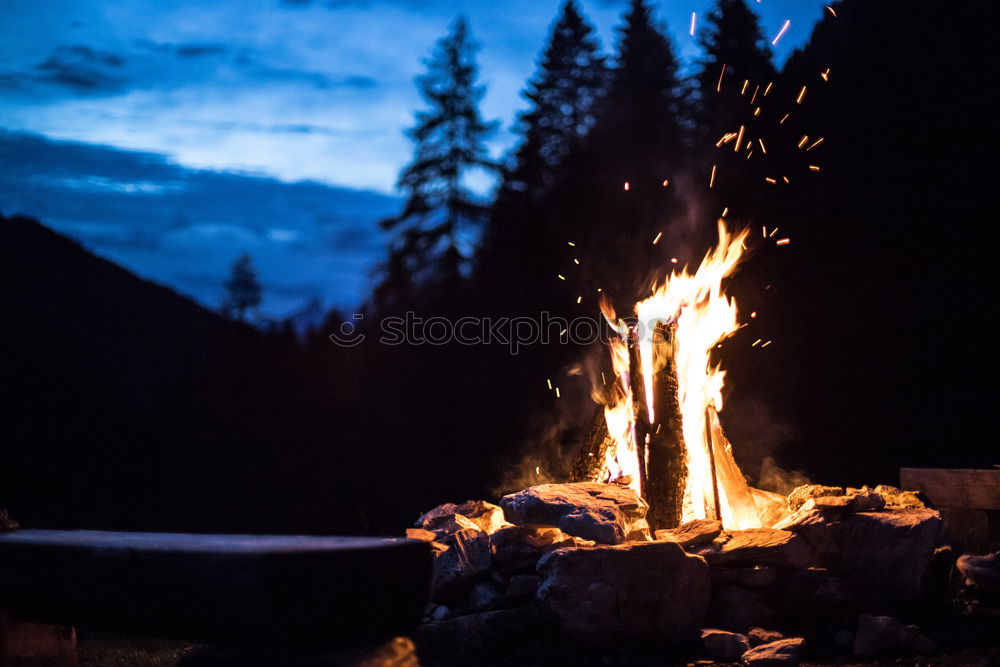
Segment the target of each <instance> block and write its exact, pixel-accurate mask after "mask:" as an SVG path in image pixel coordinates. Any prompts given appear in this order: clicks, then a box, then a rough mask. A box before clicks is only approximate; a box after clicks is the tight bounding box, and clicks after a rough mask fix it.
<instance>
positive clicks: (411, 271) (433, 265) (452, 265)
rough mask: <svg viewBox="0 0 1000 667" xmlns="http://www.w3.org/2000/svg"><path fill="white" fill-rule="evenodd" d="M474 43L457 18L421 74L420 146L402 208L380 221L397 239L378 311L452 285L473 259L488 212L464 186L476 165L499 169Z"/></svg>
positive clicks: (416, 137) (404, 182) (415, 135)
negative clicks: (483, 110)
mask: <svg viewBox="0 0 1000 667" xmlns="http://www.w3.org/2000/svg"><path fill="white" fill-rule="evenodd" d="M476 48H477V46H476V43H475V42H474V41H473V39H472V37H471V35H470V31H469V27H468V23H467V21H466V20H465V18H464V17H459V18H458V19H457V20H456V21H455V23H454V24H453V26H452V29H451V32H450V34H448V35H447V36H446V37H444V38H443V39H441V40H440V41H439V42H438V43H437V46H436V48H435V50H434V52H433V53H432V55H431V57H430V58H429V59H428V60H427V73H426V74H424V75H422V76H420V77H418V78H417V87H418V88H419V89H420V93H421V95H422V96H423V98H424V100H425V101H426V102H427V103H428V105H429V107H430V108H429V109H426V110H424V111H419V112H417V114H416V125H415V126H414V127H413V128H412V129H411V130H409V132H408V134H409V136H410V137H411V139H412V140H413V141H414V142H415V143H416V147H415V149H414V156H413V160H412V161H411V162H410V164H409V165H407V167H406V168H405V169H403V171H402V173H401V174H400V176H399V181H398V183H397V187H398V188H400V189H401V190H403V191H404V192H405V193H406V203H405V204H404V208H403V211H402V212H401V213H400V214H399V215H398V216H394V217H391V218H387V219H385V220H383V221H381V223H380V224H381V226H382V227H383V228H384V229H386V230H390V231H394V232H395V237H394V238H393V240H392V241H391V244H390V250H389V258H388V260H387V261H386V263H385V264H384V265H383V267H382V271H383V279H382V281H381V283H380V284H379V286H378V287H377V288H376V291H375V305H376V308H379V309H383V310H384V309H386V308H393V307H395V306H396V305H399V304H401V303H404V302H407V301H411V300H412V299H414V298H418V297H419V296H420V294H419V293H420V292H421V291H423V292H428V291H433V290H434V288H436V287H441V286H445V287H446V288H447V289H450V290H453V289H454V288H455V286H456V285H457V283H458V282H459V281H460V280H461V277H462V275H463V272H464V270H465V267H466V264H467V262H468V260H469V257H468V255H469V251H468V250H467V247H468V246H469V245H470V242H469V239H470V237H472V236H474V235H475V232H476V231H477V229H478V227H479V226H480V225H481V223H482V221H483V220H484V218H485V215H486V213H487V211H488V206H487V205H486V204H484V203H482V202H480V201H479V200H478V199H477V198H476V197H475V196H473V194H472V193H471V192H470V191H469V190H468V188H467V187H466V186H465V184H464V183H463V179H464V178H465V176H467V175H468V173H469V172H470V170H472V169H476V168H480V169H485V170H487V171H494V170H496V168H497V166H496V164H495V163H494V162H493V161H491V160H490V159H489V157H488V155H487V151H486V147H485V145H484V141H485V140H486V139H487V138H488V137H489V135H490V134H491V132H492V131H493V130H494V129H495V123H487V122H484V121H483V120H482V118H481V117H480V115H479V109H478V105H479V102H480V100H481V99H482V97H483V95H484V93H485V90H486V89H485V87H484V86H479V85H476V77H477V68H476V63H475V51H476Z"/></svg>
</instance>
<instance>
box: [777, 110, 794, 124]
mask: <svg viewBox="0 0 1000 667" xmlns="http://www.w3.org/2000/svg"><path fill="white" fill-rule="evenodd" d="M791 115H792V114H790V113H786V114H785V115H784V117H782V119H781V120H779V121H778V125H784V123H785V121H786V120H788V117H789V116H791Z"/></svg>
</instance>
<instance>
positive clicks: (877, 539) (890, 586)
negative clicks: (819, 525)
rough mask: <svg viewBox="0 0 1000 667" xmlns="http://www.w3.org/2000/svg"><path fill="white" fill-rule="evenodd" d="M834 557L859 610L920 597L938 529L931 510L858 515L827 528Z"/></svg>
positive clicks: (938, 519) (876, 609)
mask: <svg viewBox="0 0 1000 667" xmlns="http://www.w3.org/2000/svg"><path fill="white" fill-rule="evenodd" d="M829 529H830V531H831V535H832V539H833V540H834V542H836V544H837V547H838V551H839V553H838V554H837V555H836V557H834V558H831V559H829V563H828V567H829V569H830V571H831V572H832V573H834V574H841V575H843V576H844V577H845V578H846V579H847V580H848V582H849V584H850V586H851V591H852V593H853V594H854V597H855V599H856V600H857V601H858V602H859V604H860V605H861V609H862V610H864V611H872V612H880V611H883V610H890V609H893V608H898V607H899V606H901V605H903V604H905V603H908V602H912V601H914V600H916V599H917V598H919V597H920V595H921V591H922V583H923V578H924V574H925V573H926V571H927V568H928V565H929V564H930V561H931V557H932V556H933V554H934V546H935V543H936V541H937V538H938V535H939V533H940V530H941V515H940V514H938V512H937V511H935V510H929V509H907V510H897V511H892V512H859V513H857V514H851V515H848V516H846V517H845V518H844V519H843V520H842V521H840V522H837V523H834V524H831V525H830V526H829Z"/></svg>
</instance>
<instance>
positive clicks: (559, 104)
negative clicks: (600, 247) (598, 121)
mask: <svg viewBox="0 0 1000 667" xmlns="http://www.w3.org/2000/svg"><path fill="white" fill-rule="evenodd" d="M598 49H599V46H598V43H597V38H596V36H595V34H594V28H593V27H592V26H591V25H590V24H589V23H587V21H586V20H585V19H584V17H583V16H582V15H581V14H580V11H579V9H578V8H577V6H576V2H575V0H566V2H565V3H564V4H563V6H562V9H561V11H560V14H559V17H558V19H557V20H556V23H555V25H554V26H553V28H552V33H551V36H550V37H549V43H548V45H547V47H546V49H545V52H544V54H543V55H542V58H541V62H540V64H539V69H538V72H537V73H536V74H535V77H534V78H533V80H532V81H531V82H529V84H528V88H527V90H526V91H525V92H524V93H523V95H524V97H525V98H526V99H527V100H528V101H529V102H531V103H532V107H531V108H530V109H529V110H528V111H526V112H524V113H522V114H521V115H520V118H519V121H520V122H519V129H521V131H522V132H523V134H524V142H523V143H522V144H521V147H520V149H519V150H518V153H517V165H516V168H515V170H514V172H513V174H512V177H511V178H509V179H507V180H508V181H519V182H520V183H522V184H523V186H524V187H527V188H530V187H533V186H536V185H543V186H544V185H547V184H549V183H550V182H551V178H552V171H553V170H555V169H556V168H557V167H558V165H559V163H560V162H561V161H562V160H563V159H565V157H566V155H567V154H568V153H569V150H570V148H571V146H572V144H573V142H574V141H576V140H577V139H579V138H581V137H583V136H585V135H586V134H587V132H589V131H590V129H591V128H592V127H593V125H594V120H595V119H594V111H595V107H596V104H597V101H598V99H599V98H600V96H601V93H602V92H603V89H604V86H605V85H606V83H607V69H606V67H605V65H604V58H603V57H602V56H601V55H600V54H599V52H598Z"/></svg>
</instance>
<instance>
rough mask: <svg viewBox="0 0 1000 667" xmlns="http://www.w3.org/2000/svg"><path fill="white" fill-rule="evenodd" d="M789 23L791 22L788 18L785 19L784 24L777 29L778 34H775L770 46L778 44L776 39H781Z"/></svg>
mask: <svg viewBox="0 0 1000 667" xmlns="http://www.w3.org/2000/svg"><path fill="white" fill-rule="evenodd" d="M791 24H792V22H791V21H790V20H788V19H786V20H785V25H783V26H781V30H779V31H778V34H777V35H775V36H774V39H773V40H772V41H771V46H777V45H778V40H779V39H781V36H782V35H784V34H785V31H786V30H788V26H790V25H791Z"/></svg>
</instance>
